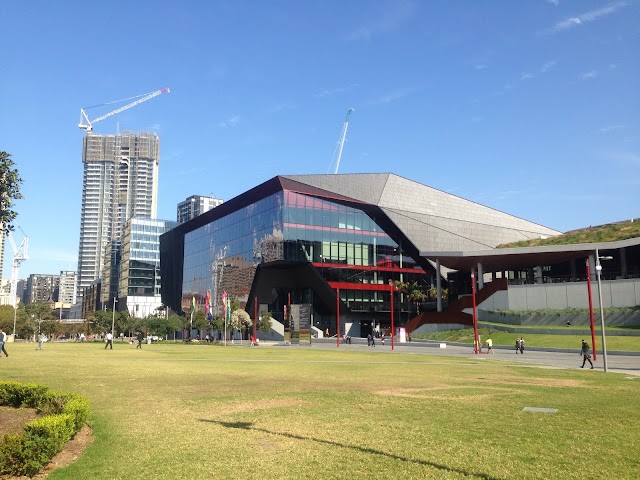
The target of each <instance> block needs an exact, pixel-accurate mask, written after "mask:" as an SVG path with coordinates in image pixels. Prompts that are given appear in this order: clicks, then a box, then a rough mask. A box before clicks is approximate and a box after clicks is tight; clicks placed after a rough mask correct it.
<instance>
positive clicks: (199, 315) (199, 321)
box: [193, 310, 207, 338]
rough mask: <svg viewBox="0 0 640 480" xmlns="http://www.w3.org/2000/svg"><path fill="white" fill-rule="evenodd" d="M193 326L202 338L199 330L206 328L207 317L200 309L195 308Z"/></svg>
mask: <svg viewBox="0 0 640 480" xmlns="http://www.w3.org/2000/svg"><path fill="white" fill-rule="evenodd" d="M193 327H194V328H197V329H198V335H200V338H202V332H201V330H204V329H205V328H207V317H205V315H204V312H203V311H202V310H196V311H195V313H194V314H193Z"/></svg>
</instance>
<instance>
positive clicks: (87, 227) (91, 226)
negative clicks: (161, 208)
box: [77, 132, 160, 298]
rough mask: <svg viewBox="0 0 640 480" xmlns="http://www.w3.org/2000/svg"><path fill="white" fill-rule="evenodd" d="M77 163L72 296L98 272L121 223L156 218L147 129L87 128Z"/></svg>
mask: <svg viewBox="0 0 640 480" xmlns="http://www.w3.org/2000/svg"><path fill="white" fill-rule="evenodd" d="M82 162H83V164H84V175H83V179H82V211H81V216H80V245H79V249H78V283H77V285H78V298H80V296H81V295H82V290H83V289H84V288H85V287H87V286H89V285H91V283H92V282H93V281H94V280H95V279H97V278H99V277H100V276H101V273H102V269H103V267H104V264H105V258H104V253H105V250H106V247H107V246H108V245H110V244H112V242H118V241H119V240H120V238H121V235H122V232H123V229H124V224H125V222H126V221H127V220H128V219H129V218H131V217H145V218H153V219H155V218H156V211H157V197H158V166H159V164H160V140H159V138H158V136H157V135H156V134H155V133H148V132H143V133H138V134H134V133H127V132H124V133H122V134H116V135H95V134H92V133H88V134H86V135H85V136H84V140H83V144H82ZM112 250H115V249H112Z"/></svg>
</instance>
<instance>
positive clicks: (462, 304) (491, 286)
mask: <svg viewBox="0 0 640 480" xmlns="http://www.w3.org/2000/svg"><path fill="white" fill-rule="evenodd" d="M507 288H508V282H507V279H506V278H498V279H496V280H493V281H491V282H487V283H485V284H484V288H483V289H482V290H479V291H477V292H476V305H479V304H480V303H482V302H484V301H485V300H486V299H487V298H489V297H490V296H491V295H493V294H494V293H496V292H498V291H500V290H507ZM472 307H473V297H472V296H471V295H465V296H463V297H459V298H458V299H457V300H456V301H455V302H453V303H452V304H450V305H449V306H448V307H447V309H446V310H444V311H442V312H422V313H421V314H419V315H417V316H415V317H413V318H412V319H411V320H409V321H408V322H407V323H405V325H404V328H406V330H407V332H408V333H411V332H413V331H414V330H416V329H417V328H419V327H421V326H422V325H425V324H427V323H459V324H462V325H473V315H472V314H469V313H465V312H464V310H465V309H467V308H472Z"/></svg>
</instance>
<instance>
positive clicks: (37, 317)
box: [24, 303, 53, 333]
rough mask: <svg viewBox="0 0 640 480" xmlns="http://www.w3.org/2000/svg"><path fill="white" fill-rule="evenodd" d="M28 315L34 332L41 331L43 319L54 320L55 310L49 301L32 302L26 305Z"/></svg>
mask: <svg viewBox="0 0 640 480" xmlns="http://www.w3.org/2000/svg"><path fill="white" fill-rule="evenodd" d="M24 309H25V312H26V314H27V317H28V318H30V319H31V325H32V328H33V333H40V332H41V330H42V329H41V324H42V322H43V321H47V320H53V312H52V310H51V305H49V304H47V303H30V304H28V305H26V306H25V308H24Z"/></svg>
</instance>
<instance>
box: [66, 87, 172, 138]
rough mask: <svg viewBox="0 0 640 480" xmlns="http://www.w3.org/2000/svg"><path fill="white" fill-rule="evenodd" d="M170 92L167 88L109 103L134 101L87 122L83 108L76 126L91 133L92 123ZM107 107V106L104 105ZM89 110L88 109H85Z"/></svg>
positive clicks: (87, 118)
mask: <svg viewBox="0 0 640 480" xmlns="http://www.w3.org/2000/svg"><path fill="white" fill-rule="evenodd" d="M170 92H171V90H169V89H168V88H163V89H161V90H156V91H155V92H151V93H145V94H143V95H138V96H135V97H129V98H124V99H122V100H116V101H114V102H109V103H119V102H124V101H126V100H131V99H134V98H135V99H136V100H134V101H133V102H131V103H128V104H127V105H123V106H122V107H120V108H116V109H115V110H113V111H111V112H109V113H105V114H104V115H101V116H99V117H98V118H94V119H93V120H89V117H88V115H87V112H85V109H84V108H81V109H80V123H79V124H78V127H79V128H81V129H83V130H84V131H86V132H87V133H91V132H92V131H93V124H94V123H98V122H100V121H102V120H104V119H105V118H109V117H111V116H113V115H116V114H117V113H120V112H124V111H125V110H129V109H130V108H131V107H135V106H136V105H140V104H141V103H143V102H146V101H147V100H151V99H152V98H155V97H157V96H158V95H160V94H161V93H170ZM105 105H108V104H105ZM87 108H89V107H87Z"/></svg>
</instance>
